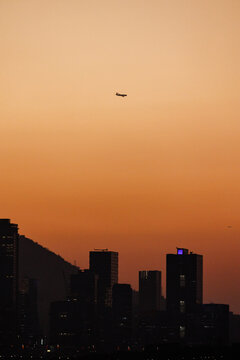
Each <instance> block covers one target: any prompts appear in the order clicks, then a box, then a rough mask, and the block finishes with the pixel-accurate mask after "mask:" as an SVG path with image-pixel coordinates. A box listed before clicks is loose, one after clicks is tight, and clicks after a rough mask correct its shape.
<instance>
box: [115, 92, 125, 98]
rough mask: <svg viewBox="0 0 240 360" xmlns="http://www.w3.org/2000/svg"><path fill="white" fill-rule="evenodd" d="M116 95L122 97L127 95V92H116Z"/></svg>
mask: <svg viewBox="0 0 240 360" xmlns="http://www.w3.org/2000/svg"><path fill="white" fill-rule="evenodd" d="M116 96H122V97H124V96H127V94H120V93H118V92H116Z"/></svg>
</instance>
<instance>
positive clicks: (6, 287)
mask: <svg viewBox="0 0 240 360" xmlns="http://www.w3.org/2000/svg"><path fill="white" fill-rule="evenodd" d="M18 242H19V235H18V226H17V225H16V224H12V223H11V222H10V220H9V219H0V289H1V291H0V343H1V342H5V343H8V342H10V343H11V342H13V338H15V337H16V335H17V327H18V323H17V295H18V281H19V271H18V253H19V249H18V248H19V244H18Z"/></svg>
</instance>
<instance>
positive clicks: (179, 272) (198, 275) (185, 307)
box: [167, 248, 203, 314]
mask: <svg viewBox="0 0 240 360" xmlns="http://www.w3.org/2000/svg"><path fill="white" fill-rule="evenodd" d="M202 289H203V257H202V255H197V254H194V253H192V252H190V253H189V251H188V250H187V249H183V248H177V254H167V310H168V312H171V313H179V314H185V313H190V312H194V311H196V310H197V307H198V305H201V304H202V299H203V290H202Z"/></svg>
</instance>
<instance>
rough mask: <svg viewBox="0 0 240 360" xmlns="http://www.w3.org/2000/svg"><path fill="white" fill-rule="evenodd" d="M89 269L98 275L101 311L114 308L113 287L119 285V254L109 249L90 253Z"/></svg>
mask: <svg viewBox="0 0 240 360" xmlns="http://www.w3.org/2000/svg"><path fill="white" fill-rule="evenodd" d="M89 268H90V270H91V271H92V272H94V273H95V274H97V275H98V304H99V306H100V311H101V310H102V309H103V308H104V307H111V306H112V287H113V285H114V284H117V283H118V253H117V252H114V251H108V250H107V249H103V250H95V251H90V254H89Z"/></svg>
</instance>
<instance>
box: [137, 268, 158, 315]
mask: <svg viewBox="0 0 240 360" xmlns="http://www.w3.org/2000/svg"><path fill="white" fill-rule="evenodd" d="M161 275H162V274H161V271H158V270H145V271H139V311H140V313H141V314H144V313H151V312H155V311H160V308H161V295H162V294H161V292H162V282H161Z"/></svg>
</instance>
